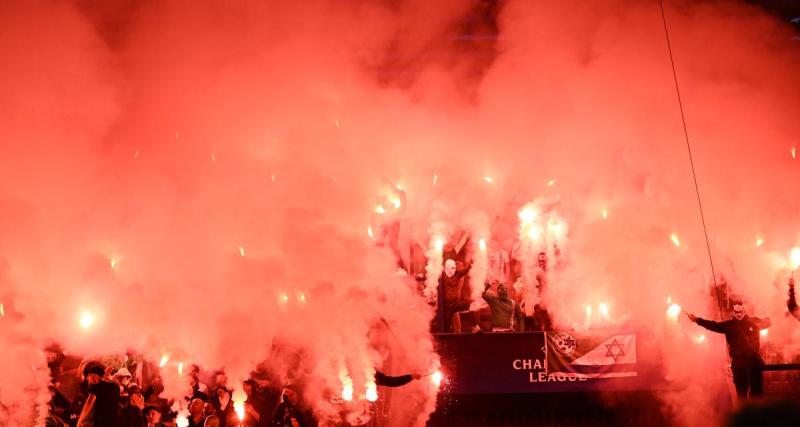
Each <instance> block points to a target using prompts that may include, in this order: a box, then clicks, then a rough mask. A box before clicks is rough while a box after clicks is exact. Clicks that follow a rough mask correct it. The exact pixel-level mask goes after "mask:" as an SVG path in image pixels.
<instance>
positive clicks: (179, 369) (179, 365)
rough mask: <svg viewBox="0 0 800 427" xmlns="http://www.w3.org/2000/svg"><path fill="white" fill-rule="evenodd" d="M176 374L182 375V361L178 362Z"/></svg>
mask: <svg viewBox="0 0 800 427" xmlns="http://www.w3.org/2000/svg"><path fill="white" fill-rule="evenodd" d="M178 375H180V376H183V362H181V363H178Z"/></svg>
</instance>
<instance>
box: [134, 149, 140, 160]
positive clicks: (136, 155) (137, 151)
mask: <svg viewBox="0 0 800 427" xmlns="http://www.w3.org/2000/svg"><path fill="white" fill-rule="evenodd" d="M138 157H139V150H136V151H134V153H133V158H134V159H136V158H138Z"/></svg>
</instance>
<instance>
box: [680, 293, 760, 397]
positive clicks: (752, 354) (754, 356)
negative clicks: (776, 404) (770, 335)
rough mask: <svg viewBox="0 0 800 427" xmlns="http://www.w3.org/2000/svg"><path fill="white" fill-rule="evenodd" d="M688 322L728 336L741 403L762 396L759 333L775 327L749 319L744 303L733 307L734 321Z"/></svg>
mask: <svg viewBox="0 0 800 427" xmlns="http://www.w3.org/2000/svg"><path fill="white" fill-rule="evenodd" d="M687 316H688V317H689V320H691V321H692V322H695V323H697V324H698V325H700V326H702V327H704V328H706V329H708V330H709V331H712V332H717V333H720V334H724V335H725V341H726V342H727V344H728V354H729V355H730V358H731V371H733V384H734V385H735V386H736V394H737V396H738V397H739V398H740V399H745V398H747V394H748V391H749V392H750V396H751V397H754V396H760V395H761V394H762V393H763V372H762V369H761V366H762V365H764V360H763V359H762V358H761V354H760V352H759V350H760V345H761V344H760V335H761V334H760V332H761V330H762V329H766V328H769V327H770V325H771V324H772V323H771V322H770V320H769V318H764V319H761V318H758V317H750V316H748V315H747V308H746V307H745V305H744V303H743V302H742V301H734V303H733V319H730V320H725V321H722V322H715V321H713V320H706V319H702V318H700V317H697V316H695V315H694V314H690V313H687Z"/></svg>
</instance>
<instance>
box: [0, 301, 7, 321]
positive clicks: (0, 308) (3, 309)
mask: <svg viewBox="0 0 800 427" xmlns="http://www.w3.org/2000/svg"><path fill="white" fill-rule="evenodd" d="M5 315H6V307H5V306H4V305H3V303H2V302H0V317H5Z"/></svg>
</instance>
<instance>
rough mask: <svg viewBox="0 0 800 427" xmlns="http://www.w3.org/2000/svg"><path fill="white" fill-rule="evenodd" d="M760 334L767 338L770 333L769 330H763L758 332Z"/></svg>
mask: <svg viewBox="0 0 800 427" xmlns="http://www.w3.org/2000/svg"><path fill="white" fill-rule="evenodd" d="M758 333H759V334H761V336H762V337H764V338H766V337H767V334H768V333H769V328H767V329H762V330H760V331H758Z"/></svg>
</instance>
